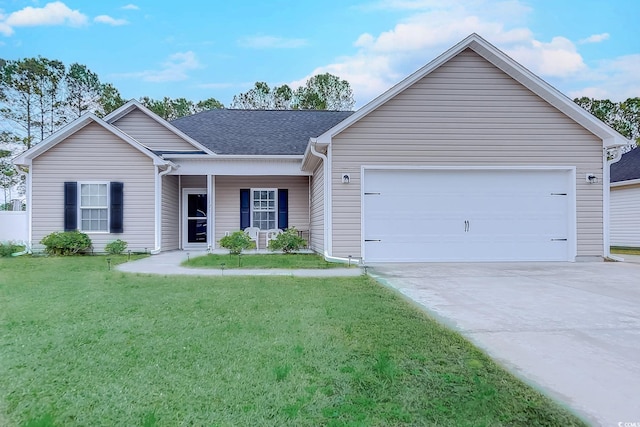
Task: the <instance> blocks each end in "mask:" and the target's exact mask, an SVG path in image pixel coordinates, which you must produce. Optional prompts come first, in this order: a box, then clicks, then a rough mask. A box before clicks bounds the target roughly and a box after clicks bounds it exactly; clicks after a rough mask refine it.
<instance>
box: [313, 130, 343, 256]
mask: <svg viewBox="0 0 640 427" xmlns="http://www.w3.org/2000/svg"><path fill="white" fill-rule="evenodd" d="M317 143H318V140H317V139H316V138H310V139H309V148H310V149H311V154H313V155H314V156H316V157H318V158H320V160H322V166H323V170H324V179H323V183H322V184H323V192H324V193H323V194H324V203H323V209H324V254H323V255H324V259H325V260H326V261H330V262H341V263H351V262H353V261H352V260H350V259H348V258H340V257H334V256H331V252H332V251H331V245H332V242H331V238H330V234H331V229H332V227H331V205H330V201H331V200H330V199H331V194H330V193H329V180H330V178H331V177H330V176H329V174H330V172H329V161H328V159H327V156H326V155H325V154H322V153H321V152H319V151H317V150H316V144H317Z"/></svg>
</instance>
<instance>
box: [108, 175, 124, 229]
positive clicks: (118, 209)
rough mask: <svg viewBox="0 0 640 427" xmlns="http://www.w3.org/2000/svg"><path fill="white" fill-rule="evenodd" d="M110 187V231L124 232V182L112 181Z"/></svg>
mask: <svg viewBox="0 0 640 427" xmlns="http://www.w3.org/2000/svg"><path fill="white" fill-rule="evenodd" d="M109 187H110V195H109V196H110V205H111V206H109V212H110V213H109V216H110V217H109V224H110V225H109V232H111V233H123V232H124V224H123V222H124V221H123V218H124V210H123V207H124V194H123V187H124V184H123V183H121V182H112V183H111V185H110V186H109Z"/></svg>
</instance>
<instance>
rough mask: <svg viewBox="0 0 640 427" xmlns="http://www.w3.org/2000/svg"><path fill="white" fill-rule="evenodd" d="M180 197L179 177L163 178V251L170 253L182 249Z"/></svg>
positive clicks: (167, 176) (169, 176) (168, 176)
mask: <svg viewBox="0 0 640 427" xmlns="http://www.w3.org/2000/svg"><path fill="white" fill-rule="evenodd" d="M179 208H180V196H179V191H178V177H177V176H176V175H166V176H164V177H162V250H163V251H170V250H174V249H178V248H179V247H180V241H179V239H180V237H179V236H180V232H179V230H180V209H179Z"/></svg>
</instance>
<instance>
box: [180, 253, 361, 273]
mask: <svg viewBox="0 0 640 427" xmlns="http://www.w3.org/2000/svg"><path fill="white" fill-rule="evenodd" d="M222 264H224V268H225V269H229V268H286V269H292V268H313V269H316V268H320V269H324V268H336V267H338V268H344V267H347V264H338V263H335V262H327V261H325V260H324V258H323V257H321V256H320V255H317V254H243V255H242V256H240V257H238V256H237V255H217V254H208V255H204V256H200V257H196V258H191V259H190V260H188V261H185V262H183V263H182V265H184V266H186V267H197V268H221V267H222ZM356 264H357V261H354V262H353V264H352V266H355V265H356Z"/></svg>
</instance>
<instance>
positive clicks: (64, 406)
mask: <svg viewBox="0 0 640 427" xmlns="http://www.w3.org/2000/svg"><path fill="white" fill-rule="evenodd" d="M112 258H113V260H114V262H121V261H122V260H123V259H124V257H112ZM106 267H107V265H106V261H105V258H104V257H98V256H96V257H73V258H28V257H21V258H2V259H0V307H2V310H0V425H11V426H41V427H51V426H88V425H91V426H113V425H126V426H146V427H153V426H176V425H194V426H205V425H206V426H241V425H251V426H434V425H440V426H454V425H455V426H571V425H584V424H583V423H582V422H581V421H580V420H579V419H577V418H575V417H574V416H572V415H571V414H570V413H568V412H567V411H566V410H564V409H563V408H561V407H560V406H558V405H557V404H555V403H554V402H552V401H550V400H549V399H547V398H546V397H544V396H542V395H541V394H539V393H538V392H537V391H535V390H533V389H531V388H529V387H528V386H526V385H525V384H523V383H522V382H520V381H518V380H516V379H515V378H514V377H513V376H511V375H510V374H508V373H506V372H505V371H504V370H503V369H501V368H500V367H498V366H497V365H496V364H495V363H494V362H492V361H491V360H490V359H489V358H487V357H486V356H485V355H484V354H483V353H482V352H480V351H479V350H477V349H476V348H474V347H473V346H472V345H471V344H470V343H469V342H467V341H465V340H464V339H463V338H462V337H460V336H459V335H458V334H456V333H454V332H452V331H450V330H448V329H446V328H444V327H442V326H440V325H439V324H437V323H436V322H434V321H433V320H432V319H430V318H429V317H427V316H426V315H425V314H424V313H423V312H421V311H420V310H418V309H417V308H415V307H414V306H412V305H410V304H408V303H407V302H406V301H405V300H404V299H402V298H400V297H398V296H397V295H396V294H395V293H393V292H392V291H390V290H388V289H386V288H384V287H381V286H380V285H378V284H377V283H376V282H374V281H373V280H371V279H370V278H368V277H366V276H360V277H355V278H341V279H336V278H331V279H329V278H311V279H301V278H295V277H264V276H262V277H184V276H180V277H177V276H169V277H164V276H151V275H130V274H125V273H121V272H118V271H113V270H111V271H107V268H106Z"/></svg>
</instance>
